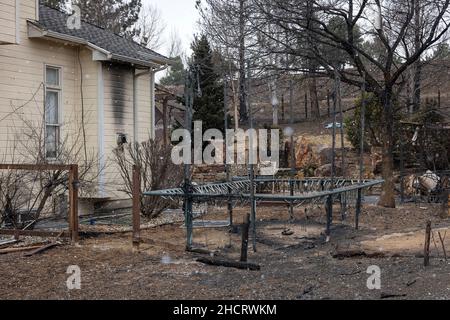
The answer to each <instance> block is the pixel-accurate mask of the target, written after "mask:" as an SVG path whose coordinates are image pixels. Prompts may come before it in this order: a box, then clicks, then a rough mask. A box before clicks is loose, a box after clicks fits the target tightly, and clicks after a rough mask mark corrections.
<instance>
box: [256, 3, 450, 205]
mask: <svg viewBox="0 0 450 320" xmlns="http://www.w3.org/2000/svg"><path fill="white" fill-rule="evenodd" d="M255 3H256V5H257V7H258V9H259V10H260V12H261V14H260V17H261V18H262V19H264V21H265V22H266V23H270V24H275V25H277V26H278V27H280V29H281V30H283V32H286V33H289V35H290V38H291V39H292V41H289V42H279V44H280V46H279V49H280V50H281V51H283V52H286V53H289V54H291V55H295V56H300V57H302V58H304V59H312V60H314V61H316V62H317V64H318V66H319V67H318V69H317V70H316V71H315V73H316V74H320V75H326V76H328V77H331V78H334V77H335V76H336V75H339V77H340V79H341V80H342V81H343V82H345V83H348V84H350V85H354V86H357V87H363V83H365V87H366V90H368V91H369V92H372V93H373V94H374V95H375V96H376V97H377V99H379V101H380V103H381V105H383V119H382V120H383V122H384V123H385V126H384V128H383V129H384V130H383V134H382V137H383V141H382V144H383V170H382V171H383V172H382V175H383V178H384V180H385V184H384V186H383V192H382V195H381V199H380V205H383V206H386V207H395V198H394V180H393V165H394V163H393V151H394V146H395V141H394V135H393V132H394V120H393V119H394V114H395V113H396V112H397V109H396V103H397V100H396V97H397V94H398V90H399V88H401V84H402V81H403V80H404V79H403V76H404V74H405V72H406V71H408V70H410V67H411V66H412V65H413V64H414V63H415V62H417V61H418V60H419V59H420V57H421V56H422V55H423V54H424V53H426V52H427V51H428V50H430V49H431V48H433V47H434V46H435V45H437V44H439V43H440V42H442V41H444V40H445V37H446V36H447V34H448V29H449V26H450V25H449V24H448V19H449V5H450V0H431V1H421V0H399V1H383V3H381V2H380V1H379V0H375V3H374V2H372V1H369V0H346V1H344V0H326V1H325V0H311V1H300V0H255ZM417 5H419V6H420V10H419V11H420V14H421V15H422V16H426V17H427V19H423V20H422V21H421V23H420V33H415V32H414V26H415V23H414V21H415V15H416V14H417V13H418V12H419V11H418V10H417ZM308 6H309V7H308ZM308 9H309V10H312V12H313V14H305V12H306V11H307V10H308ZM373 17H377V19H375V21H374V18H373ZM333 18H339V19H342V20H343V22H344V32H343V33H342V32H339V31H338V30H336V29H332V28H330V27H329V22H330V20H331V19H333ZM356 28H359V29H360V30H361V32H362V34H363V35H364V37H365V38H366V39H367V40H369V41H373V42H375V43H378V44H379V48H380V52H382V55H381V56H382V57H383V59H379V58H378V57H376V56H374V52H373V51H372V50H368V49H367V47H364V46H362V45H361V44H360V43H359V41H358V39H357V38H356V37H355V29H356ZM261 32H264V30H261ZM410 34H414V35H415V37H412V38H411V37H410V36H409V35H410ZM265 36H266V37H268V38H270V39H272V40H275V41H277V37H275V35H273V34H268V33H267V32H266V33H265ZM308 37H310V39H311V41H309V44H310V46H309V47H308V48H304V47H303V48H301V50H299V48H300V46H299V44H300V43H305V42H306V43H308ZM416 37H418V38H419V39H417V38H416ZM278 39H283V38H282V37H280V38H278ZM412 42H413V43H412ZM324 46H328V47H333V48H335V49H337V50H339V51H340V52H342V53H343V54H345V55H346V57H347V58H348V61H347V63H346V65H345V67H344V68H336V66H335V65H334V64H333V61H331V60H330V58H329V57H327V55H325V50H323V48H324ZM405 48H408V50H406V49H405ZM296 71H304V72H305V71H306V72H308V71H311V70H305V68H298V69H297V70H296Z"/></svg>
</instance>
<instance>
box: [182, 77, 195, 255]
mask: <svg viewBox="0 0 450 320" xmlns="http://www.w3.org/2000/svg"><path fill="white" fill-rule="evenodd" d="M192 81H193V80H192V69H191V68H189V70H188V72H187V74H186V83H185V89H184V97H185V104H186V113H185V127H186V129H187V130H188V131H189V141H190V142H191V137H192V102H193V95H194V94H193V83H192ZM190 162H191V159H189V161H188V163H185V164H184V188H183V189H184V217H185V225H186V250H188V251H189V250H191V249H192V238H193V236H192V230H193V223H192V196H191V194H192V183H191V165H190Z"/></svg>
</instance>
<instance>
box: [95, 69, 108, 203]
mask: <svg viewBox="0 0 450 320" xmlns="http://www.w3.org/2000/svg"><path fill="white" fill-rule="evenodd" d="M97 78H98V79H97V81H98V82H97V117H98V124H97V126H98V128H97V129H98V170H99V175H98V189H99V195H100V197H101V198H103V197H105V195H106V193H105V174H104V169H105V109H104V108H105V104H104V81H103V64H102V62H98V77H97Z"/></svg>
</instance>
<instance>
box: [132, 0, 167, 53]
mask: <svg viewBox="0 0 450 320" xmlns="http://www.w3.org/2000/svg"><path fill="white" fill-rule="evenodd" d="M165 28H166V24H165V22H164V21H163V19H162V15H161V12H160V11H159V9H158V7H156V6H155V5H153V4H151V3H149V4H147V5H146V6H144V7H143V8H142V9H141V12H140V14H139V20H138V21H137V23H136V29H137V30H139V35H138V36H137V37H136V39H135V40H136V41H137V42H139V43H140V44H141V45H143V46H145V47H148V48H150V49H152V50H158V49H159V48H161V46H162V44H163V34H164V30H165Z"/></svg>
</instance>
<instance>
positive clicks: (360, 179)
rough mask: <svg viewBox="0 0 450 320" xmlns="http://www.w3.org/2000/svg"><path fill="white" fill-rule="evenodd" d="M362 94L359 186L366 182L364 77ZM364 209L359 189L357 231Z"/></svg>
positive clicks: (364, 79) (356, 216) (356, 214)
mask: <svg viewBox="0 0 450 320" xmlns="http://www.w3.org/2000/svg"><path fill="white" fill-rule="evenodd" d="M361 91H362V93H361V119H360V121H361V123H360V127H361V132H360V147H359V184H363V182H364V139H365V135H364V134H365V126H366V76H365V74H364V75H363V84H362V90H361ZM361 207H362V189H358V197H357V199H356V213H355V229H356V230H358V229H359V216H360V215H361Z"/></svg>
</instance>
